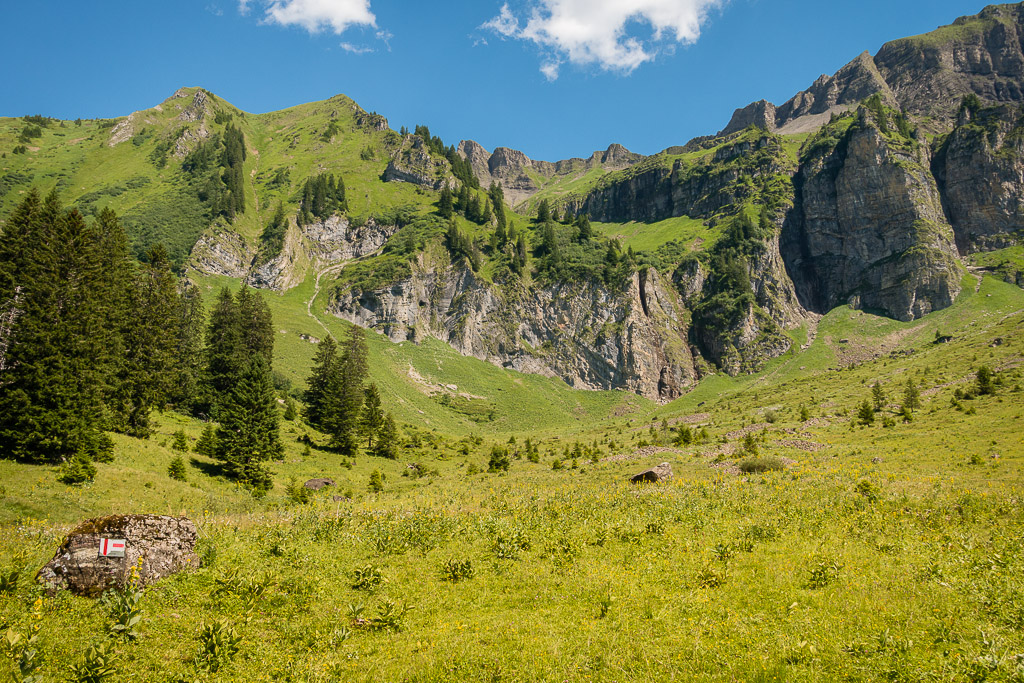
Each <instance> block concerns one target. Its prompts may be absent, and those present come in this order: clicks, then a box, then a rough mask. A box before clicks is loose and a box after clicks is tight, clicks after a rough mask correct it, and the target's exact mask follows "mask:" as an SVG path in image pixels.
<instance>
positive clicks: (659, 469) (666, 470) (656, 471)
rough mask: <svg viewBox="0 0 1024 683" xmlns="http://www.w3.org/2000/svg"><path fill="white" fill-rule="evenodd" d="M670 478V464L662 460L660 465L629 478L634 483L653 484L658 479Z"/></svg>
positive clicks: (666, 479) (665, 479)
mask: <svg viewBox="0 0 1024 683" xmlns="http://www.w3.org/2000/svg"><path fill="white" fill-rule="evenodd" d="M671 478H672V465H670V464H668V463H667V462H663V463H661V464H660V465H657V466H655V467H652V468H651V469H649V470H644V471H643V472H641V473H640V474H635V475H633V476H632V477H631V478H630V481H632V482H633V483H634V484H654V483H657V482H659V481H668V480H669V479H671Z"/></svg>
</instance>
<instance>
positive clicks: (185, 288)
mask: <svg viewBox="0 0 1024 683" xmlns="http://www.w3.org/2000/svg"><path fill="white" fill-rule="evenodd" d="M180 288H181V289H180V292H179V296H178V301H179V308H178V339H177V359H176V367H177V375H178V378H177V381H176V382H175V385H174V390H173V392H172V394H171V402H172V403H174V404H175V405H177V406H178V407H179V409H181V408H184V409H191V408H192V407H193V406H194V404H195V402H196V400H197V399H198V395H199V382H200V380H201V379H202V373H203V336H204V330H205V326H206V312H205V311H204V310H203V299H202V295H201V294H200V292H199V288H198V287H196V286H195V285H194V284H192V283H191V282H189V281H188V280H184V281H182V282H181V283H180Z"/></svg>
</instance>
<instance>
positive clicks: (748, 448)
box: [743, 432, 757, 456]
mask: <svg viewBox="0 0 1024 683" xmlns="http://www.w3.org/2000/svg"><path fill="white" fill-rule="evenodd" d="M743 452H744V453H746V454H747V455H752V456H753V455H757V440H755V439H754V433H753V432H747V433H746V434H745V435H744V436H743Z"/></svg>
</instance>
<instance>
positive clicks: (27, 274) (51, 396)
mask: <svg viewBox="0 0 1024 683" xmlns="http://www.w3.org/2000/svg"><path fill="white" fill-rule="evenodd" d="M99 242H100V240H99V239H98V235H97V233H96V231H95V230H94V229H91V228H90V227H89V226H87V225H86V223H85V221H84V219H83V218H82V216H81V214H79V213H78V212H77V211H75V210H72V211H69V212H65V211H64V209H63V208H62V207H61V205H60V201H59V199H58V197H57V195H56V193H51V194H50V195H49V196H48V197H47V198H46V199H45V200H43V201H41V200H40V199H39V196H38V194H36V193H35V192H34V191H32V192H30V193H29V195H28V196H27V197H26V198H25V200H24V201H23V202H22V203H21V205H20V206H19V207H18V208H17V209H16V210H15V212H14V214H13V215H12V216H11V218H10V220H8V223H7V225H6V227H5V231H4V239H3V240H0V303H3V302H11V305H12V308H11V310H10V311H9V312H8V318H11V317H13V323H12V324H11V325H10V329H9V331H8V332H6V333H5V339H4V340H3V341H4V344H5V353H4V366H3V370H2V371H0V389H2V390H0V453H2V454H3V456H0V457H14V458H19V459H28V460H34V461H42V462H51V463H58V462H62V461H65V460H67V459H69V458H71V457H72V456H74V455H76V454H78V453H82V452H84V451H86V450H87V449H89V448H90V447H91V445H92V444H95V443H97V441H98V439H99V436H100V429H101V428H102V426H103V405H102V400H103V395H104V393H105V392H104V382H105V379H107V377H106V376H105V375H106V374H107V372H106V371H107V370H108V369H109V367H110V363H109V356H108V354H109V352H110V350H109V349H108V348H106V347H105V346H104V342H105V334H104V329H103V327H104V324H105V323H106V320H107V311H106V310H105V308H104V305H103V302H102V301H101V300H100V295H101V292H102V291H103V273H102V269H103V264H102V263H101V262H100V256H101V249H100V245H99ZM12 313H13V314H14V315H13V316H11V315H10V314H12Z"/></svg>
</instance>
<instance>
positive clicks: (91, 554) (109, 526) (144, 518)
mask: <svg viewBox="0 0 1024 683" xmlns="http://www.w3.org/2000/svg"><path fill="white" fill-rule="evenodd" d="M198 538H199V534H198V532H197V531H196V526H195V524H193V523H192V521H191V520H189V519H188V518H185V517H169V516H166V515H113V516H110V517H98V518H96V519H90V520H86V521H85V522H82V523H81V524H79V525H78V527H77V528H75V529H74V530H73V531H72V532H71V533H69V534H68V535H67V538H66V539H65V540H64V543H63V544H62V545H61V546H60V548H58V549H57V553H56V554H55V555H54V557H53V559H52V560H50V562H49V563H48V564H47V565H46V566H44V567H43V568H42V569H40V570H39V574H38V576H37V577H36V578H37V580H38V581H39V582H40V583H42V584H43V585H44V586H46V588H47V590H48V592H50V593H51V594H53V593H56V592H57V591H58V590H69V591H71V592H72V593H74V594H75V595H84V596H88V597H95V596H98V595H100V594H101V593H103V591H105V590H107V589H110V588H121V587H123V586H124V585H125V584H126V583H127V581H128V579H129V577H130V575H131V570H132V567H135V566H138V567H139V584H140V585H143V586H146V585H149V584H152V583H154V582H156V581H158V580H160V579H162V578H164V577H166V576H170V575H171V574H175V573H177V572H179V571H181V570H183V569H186V568H188V567H198V566H199V564H200V561H199V556H198V555H196V541H197V540H198ZM103 539H123V540H124V541H125V548H124V557H110V556H107V557H104V556H102V555H101V553H100V548H101V543H102V541H103ZM140 561H141V564H140Z"/></svg>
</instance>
